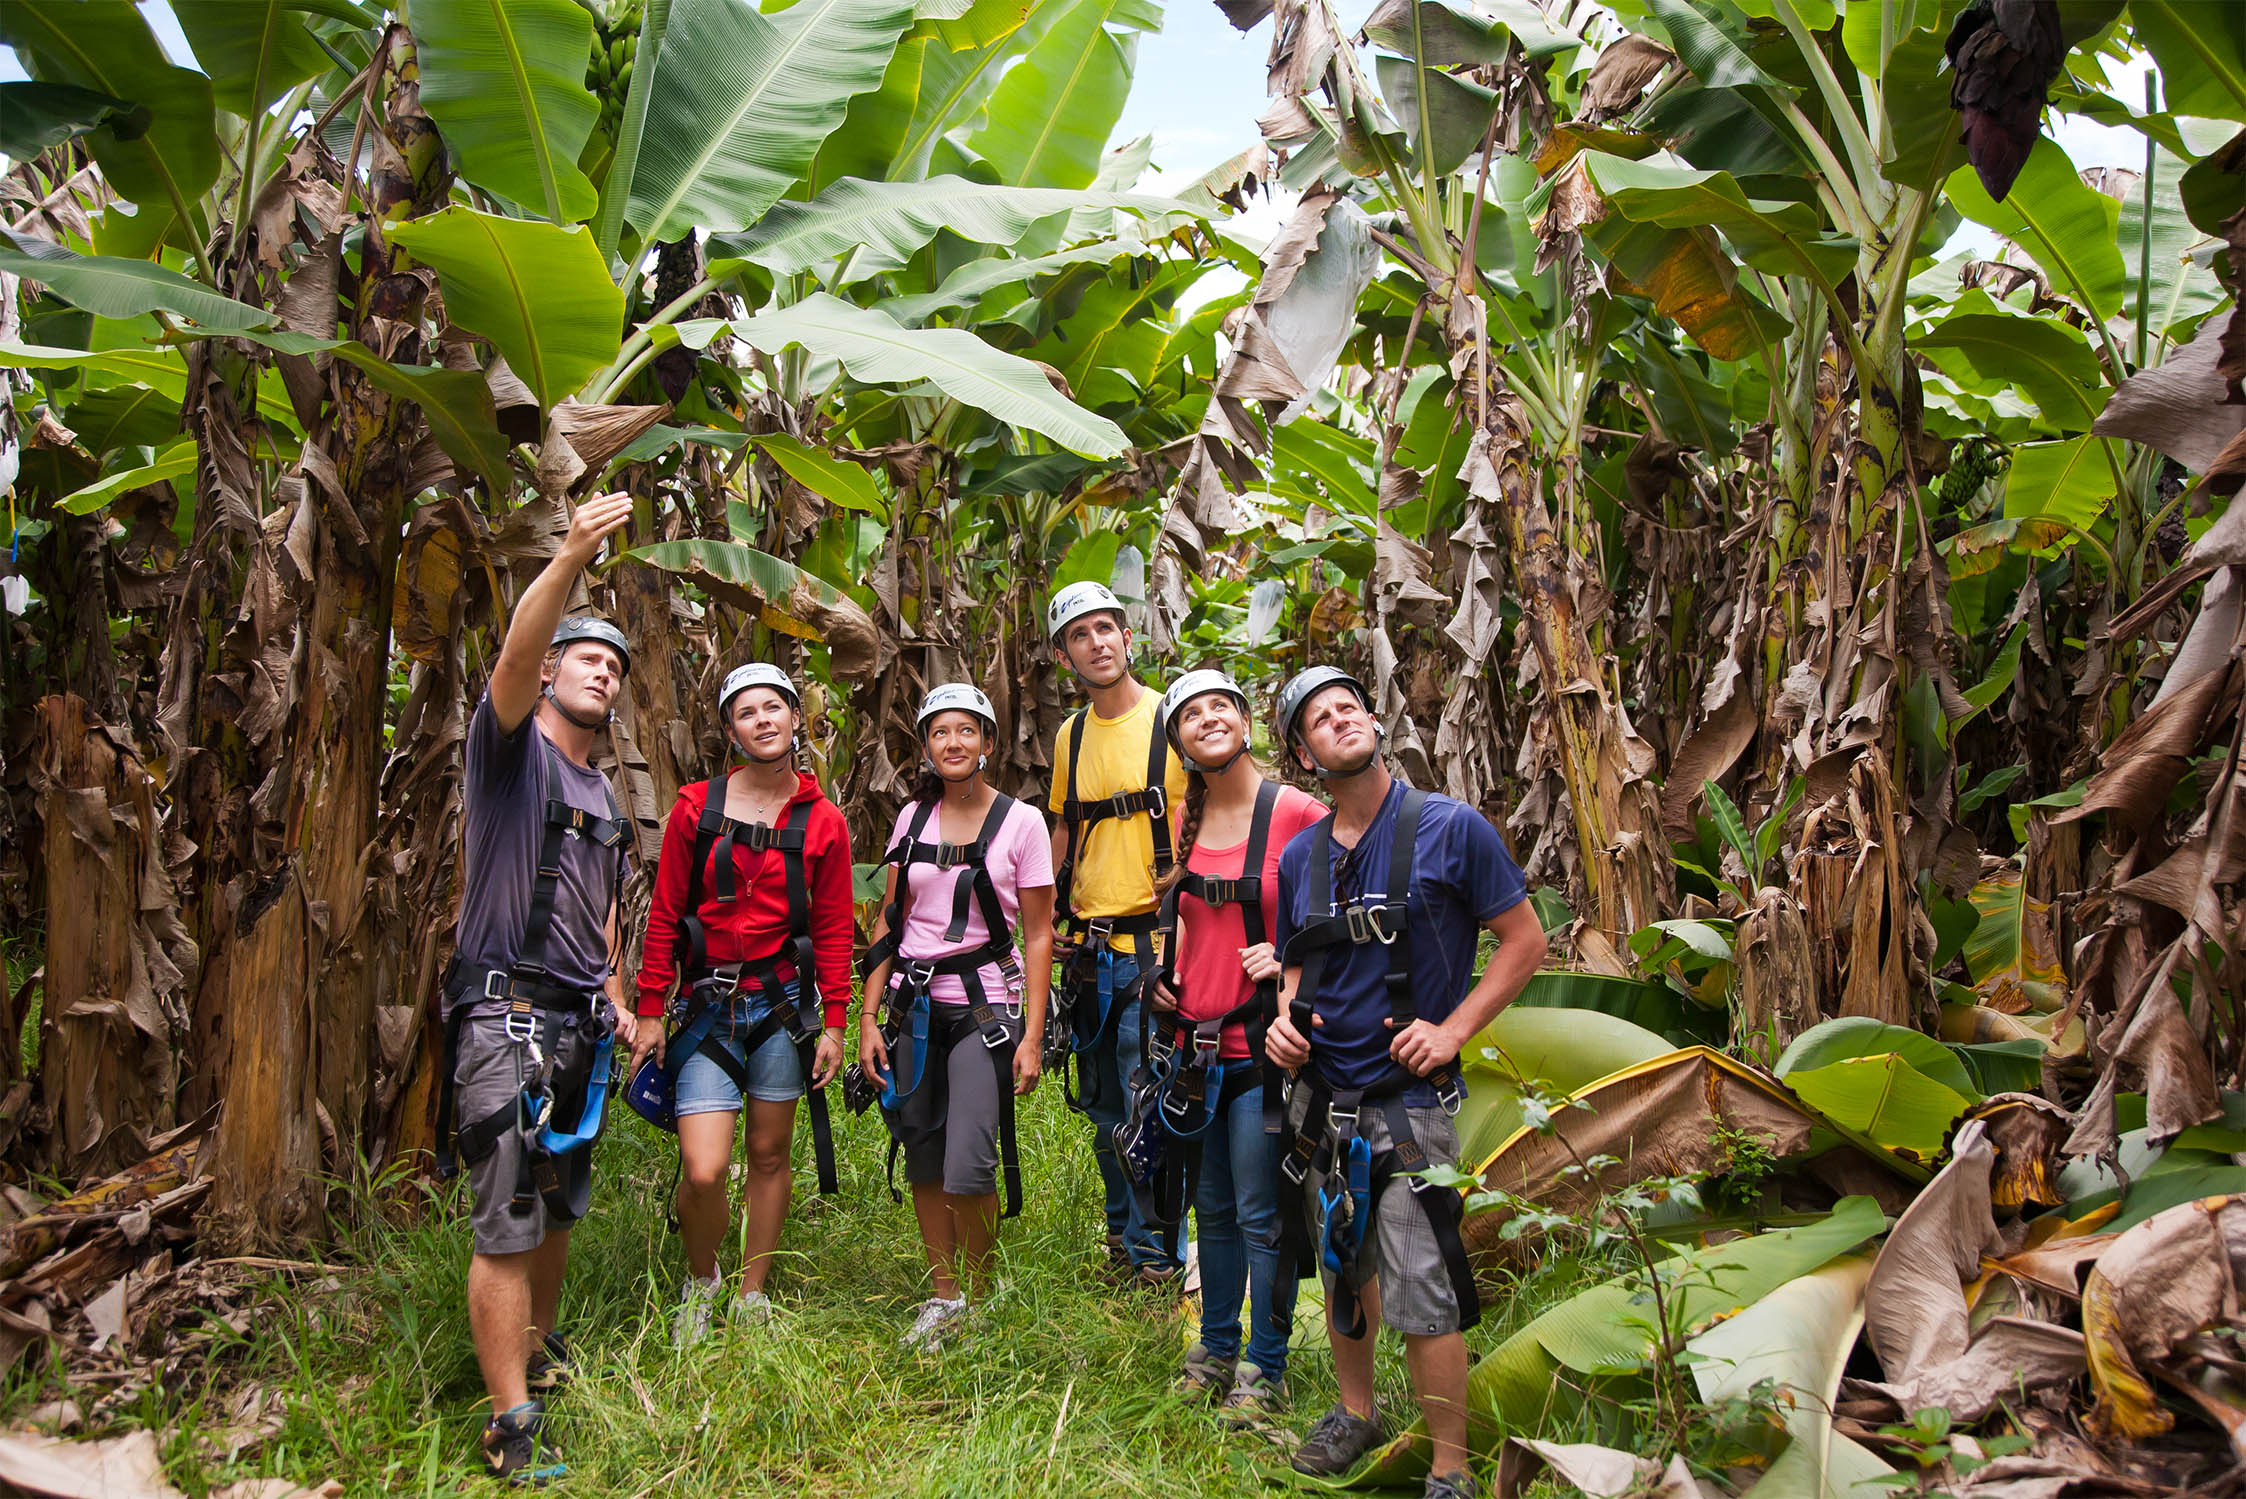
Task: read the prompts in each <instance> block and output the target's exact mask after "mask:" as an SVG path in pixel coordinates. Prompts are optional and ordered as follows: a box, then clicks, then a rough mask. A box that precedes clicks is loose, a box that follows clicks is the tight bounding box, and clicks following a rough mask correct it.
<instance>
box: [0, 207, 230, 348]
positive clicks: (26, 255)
mask: <svg viewBox="0 0 2246 1499" xmlns="http://www.w3.org/2000/svg"><path fill="white" fill-rule="evenodd" d="M0 271H10V272H13V273H14V274H15V275H18V276H23V277H26V278H27V279H29V280H32V281H43V282H45V283H46V285H47V289H48V290H49V291H52V292H53V293H54V294H55V295H56V296H58V297H60V298H62V300H63V301H65V302H68V303H69V304H70V305H71V306H73V307H83V308H84V309H85V310H86V311H88V312H90V313H92V314H93V315H94V316H96V317H104V318H130V317H139V316H140V315H141V314H143V313H148V312H164V313H168V314H170V315H172V316H174V317H182V318H187V319H190V320H192V321H194V322H196V323H198V324H200V325H201V326H202V327H203V329H204V330H205V331H207V332H212V333H239V332H243V331H245V330H247V329H251V328H269V327H271V326H272V325H273V322H274V318H273V314H272V313H270V312H267V311H265V310H264V309H263V308H259V307H252V306H250V305H249V304H248V303H246V302H237V301H235V300H234V299H233V298H232V297H229V296H223V295H221V294H220V293H218V292H215V291H213V290H211V289H210V288H209V287H207V286H205V285H204V284H203V283H202V282H200V281H193V280H190V279H189V278H187V277H185V276H182V275H181V274H180V273H179V272H177V271H174V270H168V269H166V268H165V267H163V266H160V265H157V264H156V263H155V262H154V261H149V260H128V259H126V258H124V257H123V256H119V255H80V254H78V253H76V252H75V251H72V250H66V249H64V248H63V247H62V246H60V245H56V244H50V243H48V242H47V241H46V240H42V239H30V238H24V239H17V240H13V241H12V242H11V237H10V236H9V235H7V234H6V233H4V232H0Z"/></svg>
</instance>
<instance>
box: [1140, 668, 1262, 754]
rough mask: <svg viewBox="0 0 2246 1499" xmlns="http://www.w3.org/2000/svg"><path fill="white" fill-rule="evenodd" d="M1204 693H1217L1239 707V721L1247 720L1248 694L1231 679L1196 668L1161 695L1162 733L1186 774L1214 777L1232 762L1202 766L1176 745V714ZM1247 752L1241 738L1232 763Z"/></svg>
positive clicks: (1177, 743)
mask: <svg viewBox="0 0 2246 1499" xmlns="http://www.w3.org/2000/svg"><path fill="white" fill-rule="evenodd" d="M1208 692H1221V693H1223V694H1224V695H1225V696H1226V697H1229V698H1231V699H1232V700H1233V701H1234V702H1236V703H1238V704H1239V705H1240V716H1241V718H1242V719H1243V720H1244V719H1246V718H1247V716H1248V714H1249V712H1250V711H1251V710H1250V709H1249V707H1248V694H1247V693H1246V692H1244V691H1242V690H1241V688H1240V684H1239V683H1238V682H1235V681H1233V680H1232V678H1231V677H1229V676H1227V675H1226V674H1225V673H1223V672H1221V671H1218V670H1217V669H1216V668H1215V667H1213V666H1202V667H1196V668H1195V669H1194V670H1192V671H1189V672H1187V673H1186V674H1185V675H1184V676H1181V677H1179V678H1178V679H1177V680H1176V681H1175V682H1172V683H1171V684H1170V690H1169V691H1167V692H1165V693H1163V694H1162V710H1161V711H1162V732H1163V733H1164V734H1165V735H1167V736H1168V737H1169V740H1170V748H1172V749H1174V750H1176V751H1177V752H1178V759H1179V760H1180V761H1181V762H1183V764H1184V765H1185V768H1186V769H1187V770H1197V771H1199V772H1201V774H1203V775H1216V774H1219V773H1221V772H1223V771H1225V770H1228V769H1230V768H1231V765H1232V760H1227V761H1225V763H1224V764H1222V765H1203V764H1202V763H1201V762H1200V761H1198V760H1196V759H1194V758H1193V756H1191V755H1190V754H1187V753H1186V749H1185V746H1184V745H1182V744H1180V743H1179V742H1178V710H1179V709H1181V708H1183V707H1184V706H1185V705H1186V704H1187V703H1190V702H1192V701H1193V700H1194V699H1195V698H1197V697H1200V696H1201V695H1202V694H1203V693H1208ZM1247 750H1248V741H1247V737H1246V736H1245V735H1243V736H1242V738H1241V741H1240V750H1239V753H1238V754H1235V755H1234V756H1233V757H1232V759H1233V760H1237V759H1239V758H1240V755H1243V754H1246V753H1247Z"/></svg>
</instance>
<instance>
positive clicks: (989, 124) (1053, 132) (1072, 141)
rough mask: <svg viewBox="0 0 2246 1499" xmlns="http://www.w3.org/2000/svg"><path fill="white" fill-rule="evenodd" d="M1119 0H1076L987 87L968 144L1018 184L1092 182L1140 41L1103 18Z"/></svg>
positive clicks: (1081, 184)
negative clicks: (979, 122)
mask: <svg viewBox="0 0 2246 1499" xmlns="http://www.w3.org/2000/svg"><path fill="white" fill-rule="evenodd" d="M1121 6H1122V0H1075V3H1074V4H1073V5H1072V6H1071V7H1070V8H1069V10H1068V11H1067V13H1066V14H1065V15H1063V16H1062V17H1061V18H1060V19H1059V20H1058V21H1057V22H1055V23H1054V25H1053V28H1052V29H1051V30H1050V31H1048V32H1047V33H1046V34H1045V35H1044V36H1043V37H1042V38H1041V39H1039V41H1038V43H1037V45H1036V46H1034V47H1032V48H1030V49H1029V53H1028V55H1027V56H1025V57H1023V58H1022V60H1021V61H1020V62H1018V63H1016V64H1015V65H1014V66H1013V67H1011V68H1009V69H1008V70H1007V71H1006V73H1005V75H1004V76H1003V77H1002V78H1001V79H1000V80H999V84H998V87H997V88H996V89H994V90H993V91H992V92H991V96H990V102H989V104H988V106H987V116H986V123H985V124H984V126H983V128H982V129H980V130H977V131H976V132H975V133H974V134H972V135H970V136H969V137H968V138H967V145H968V147H969V149H971V150H973V151H974V152H975V153H976V154H978V155H979V156H981V157H982V158H983V159H984V160H985V161H987V162H989V163H990V164H991V166H992V167H994V168H996V169H997V172H998V177H999V180H1000V181H1001V182H1006V183H1011V184H1012V185H1014V186H1016V187H1089V186H1090V185H1091V183H1092V179H1093V178H1095V177H1097V176H1098V175H1099V170H1100V153H1102V152H1103V151H1105V150H1106V149H1107V138H1108V136H1109V135H1110V134H1111V133H1112V132H1113V131H1114V129H1115V122H1116V121H1117V120H1118V119H1120V118H1121V117H1122V114H1123V102H1124V100H1125V99H1126V98H1128V97H1129V95H1130V92H1131V70H1132V66H1133V62H1134V60H1135V59H1136V57H1137V55H1138V53H1137V40H1138V39H1137V38H1136V37H1134V36H1131V35H1128V34H1122V35H1118V34H1117V33H1115V32H1113V31H1110V30H1109V29H1108V22H1109V20H1110V19H1111V18H1112V17H1113V16H1114V13H1115V12H1116V11H1117V10H1118V9H1120V8H1121Z"/></svg>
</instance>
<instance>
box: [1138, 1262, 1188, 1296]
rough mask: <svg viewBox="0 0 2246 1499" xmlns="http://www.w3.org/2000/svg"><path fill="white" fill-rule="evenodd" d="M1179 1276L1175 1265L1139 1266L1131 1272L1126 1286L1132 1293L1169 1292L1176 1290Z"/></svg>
mask: <svg viewBox="0 0 2246 1499" xmlns="http://www.w3.org/2000/svg"><path fill="white" fill-rule="evenodd" d="M1179 1274H1180V1272H1179V1269H1178V1267H1177V1266H1176V1265H1165V1264H1161V1263H1159V1262H1157V1263H1155V1264H1150V1265H1140V1266H1137V1267H1136V1268H1134V1269H1133V1270H1132V1271H1131V1279H1130V1281H1129V1282H1128V1284H1129V1285H1130V1287H1131V1289H1132V1290H1134V1291H1171V1290H1175V1289H1177V1284H1178V1276H1179Z"/></svg>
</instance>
